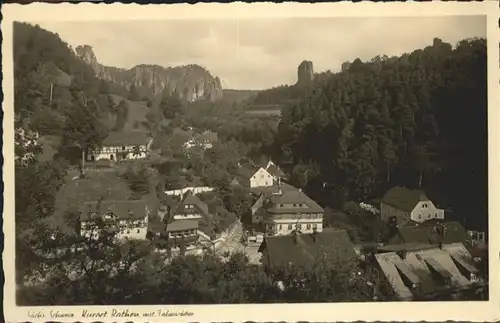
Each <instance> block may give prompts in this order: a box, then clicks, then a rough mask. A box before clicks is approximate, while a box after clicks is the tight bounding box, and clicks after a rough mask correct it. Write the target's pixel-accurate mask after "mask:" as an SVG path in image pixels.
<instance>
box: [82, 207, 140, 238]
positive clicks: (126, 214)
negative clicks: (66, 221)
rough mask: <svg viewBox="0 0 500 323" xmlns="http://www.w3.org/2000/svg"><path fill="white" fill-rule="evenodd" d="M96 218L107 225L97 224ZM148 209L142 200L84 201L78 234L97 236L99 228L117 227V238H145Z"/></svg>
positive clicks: (99, 232) (99, 231)
mask: <svg viewBox="0 0 500 323" xmlns="http://www.w3.org/2000/svg"><path fill="white" fill-rule="evenodd" d="M97 220H102V221H104V222H108V223H109V225H103V226H99V225H96V223H98V221H97ZM148 220H149V209H148V207H147V204H146V202H145V201H143V200H125V201H94V202H85V203H83V205H82V206H81V208H80V218H79V224H80V235H81V236H84V237H92V238H94V239H97V238H99V236H100V234H101V230H103V229H104V228H105V227H106V228H107V229H110V228H115V229H117V232H116V237H117V238H118V239H124V238H127V239H138V240H143V239H146V235H147V228H148Z"/></svg>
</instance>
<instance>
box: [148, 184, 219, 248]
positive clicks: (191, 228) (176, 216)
mask: <svg viewBox="0 0 500 323" xmlns="http://www.w3.org/2000/svg"><path fill="white" fill-rule="evenodd" d="M168 198H169V201H170V203H168V204H167V207H166V209H163V210H160V211H159V216H160V218H162V221H161V223H155V224H154V225H153V226H151V231H152V234H153V235H154V236H156V237H157V238H162V239H163V240H165V241H167V243H168V245H169V246H170V247H179V246H181V245H183V246H184V247H187V246H190V245H194V244H195V243H196V241H198V228H199V221H200V220H201V219H203V218H206V217H210V214H209V212H208V206H207V205H206V204H205V203H204V202H202V201H201V200H200V199H199V198H198V197H197V196H196V195H194V194H193V192H192V191H187V192H186V193H185V194H184V195H183V196H182V198H181V200H180V202H175V201H174V199H173V198H172V197H170V196H169V197H168Z"/></svg>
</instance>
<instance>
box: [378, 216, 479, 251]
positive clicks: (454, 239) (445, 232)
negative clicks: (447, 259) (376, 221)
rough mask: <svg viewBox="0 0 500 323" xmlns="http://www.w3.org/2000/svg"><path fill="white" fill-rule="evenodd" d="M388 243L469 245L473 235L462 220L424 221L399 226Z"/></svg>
mask: <svg viewBox="0 0 500 323" xmlns="http://www.w3.org/2000/svg"><path fill="white" fill-rule="evenodd" d="M386 243H388V244H390V245H392V244H408V243H419V244H439V243H463V244H465V245H466V246H467V245H470V244H471V237H470V236H469V235H468V234H467V231H466V230H465V228H464V227H463V226H462V225H461V224H460V222H456V221H452V222H443V223H429V224H426V223H423V224H420V225H418V226H406V227H400V228H397V230H396V231H394V233H393V234H392V235H391V236H390V237H388V239H387V241H386Z"/></svg>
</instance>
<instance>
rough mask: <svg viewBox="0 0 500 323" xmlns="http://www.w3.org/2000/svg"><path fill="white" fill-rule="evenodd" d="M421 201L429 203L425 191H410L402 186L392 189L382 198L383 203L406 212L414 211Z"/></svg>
mask: <svg viewBox="0 0 500 323" xmlns="http://www.w3.org/2000/svg"><path fill="white" fill-rule="evenodd" d="M421 201H429V199H428V198H427V196H426V195H425V193H424V192H423V191H420V190H410V189H408V188H405V187H400V186H395V187H393V188H391V189H390V190H389V191H388V192H387V193H386V194H385V195H384V197H383V198H382V203H384V204H387V205H390V206H392V207H395V208H396V209H398V210H402V211H405V212H411V211H413V209H414V208H415V206H416V205H417V204H418V202H421Z"/></svg>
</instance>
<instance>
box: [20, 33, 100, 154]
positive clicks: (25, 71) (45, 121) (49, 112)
mask: <svg viewBox="0 0 500 323" xmlns="http://www.w3.org/2000/svg"><path fill="white" fill-rule="evenodd" d="M14 62H15V63H14V74H15V86H14V91H15V98H14V102H15V104H14V109H15V112H16V116H17V120H19V121H20V122H22V123H23V125H24V127H25V128H28V129H29V130H34V131H37V132H39V134H40V135H41V136H44V135H55V136H60V137H61V138H62V139H63V143H62V146H65V147H66V146H70V145H77V146H80V147H90V146H94V145H96V144H99V143H100V141H101V140H102V139H103V138H104V136H105V135H106V132H107V129H106V127H105V126H104V125H103V124H102V123H101V122H99V119H100V118H101V117H102V111H105V110H106V109H105V107H103V106H99V103H98V98H99V95H100V94H103V92H102V90H103V88H104V86H103V84H102V82H100V81H99V80H98V79H97V78H96V77H95V76H94V73H93V71H92V69H91V68H90V67H88V66H87V65H86V64H84V63H83V62H82V61H81V60H79V59H78V58H77V57H76V55H75V54H74V53H73V51H72V50H71V49H70V48H69V46H68V45H67V44H66V43H64V42H63V41H62V40H61V39H60V38H59V37H58V36H57V35H54V34H53V33H51V32H48V31H46V30H44V29H42V28H40V27H38V26H31V25H29V24H25V23H15V25H14ZM101 105H102V104H101ZM63 133H64V136H63V135H62V134H63Z"/></svg>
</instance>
